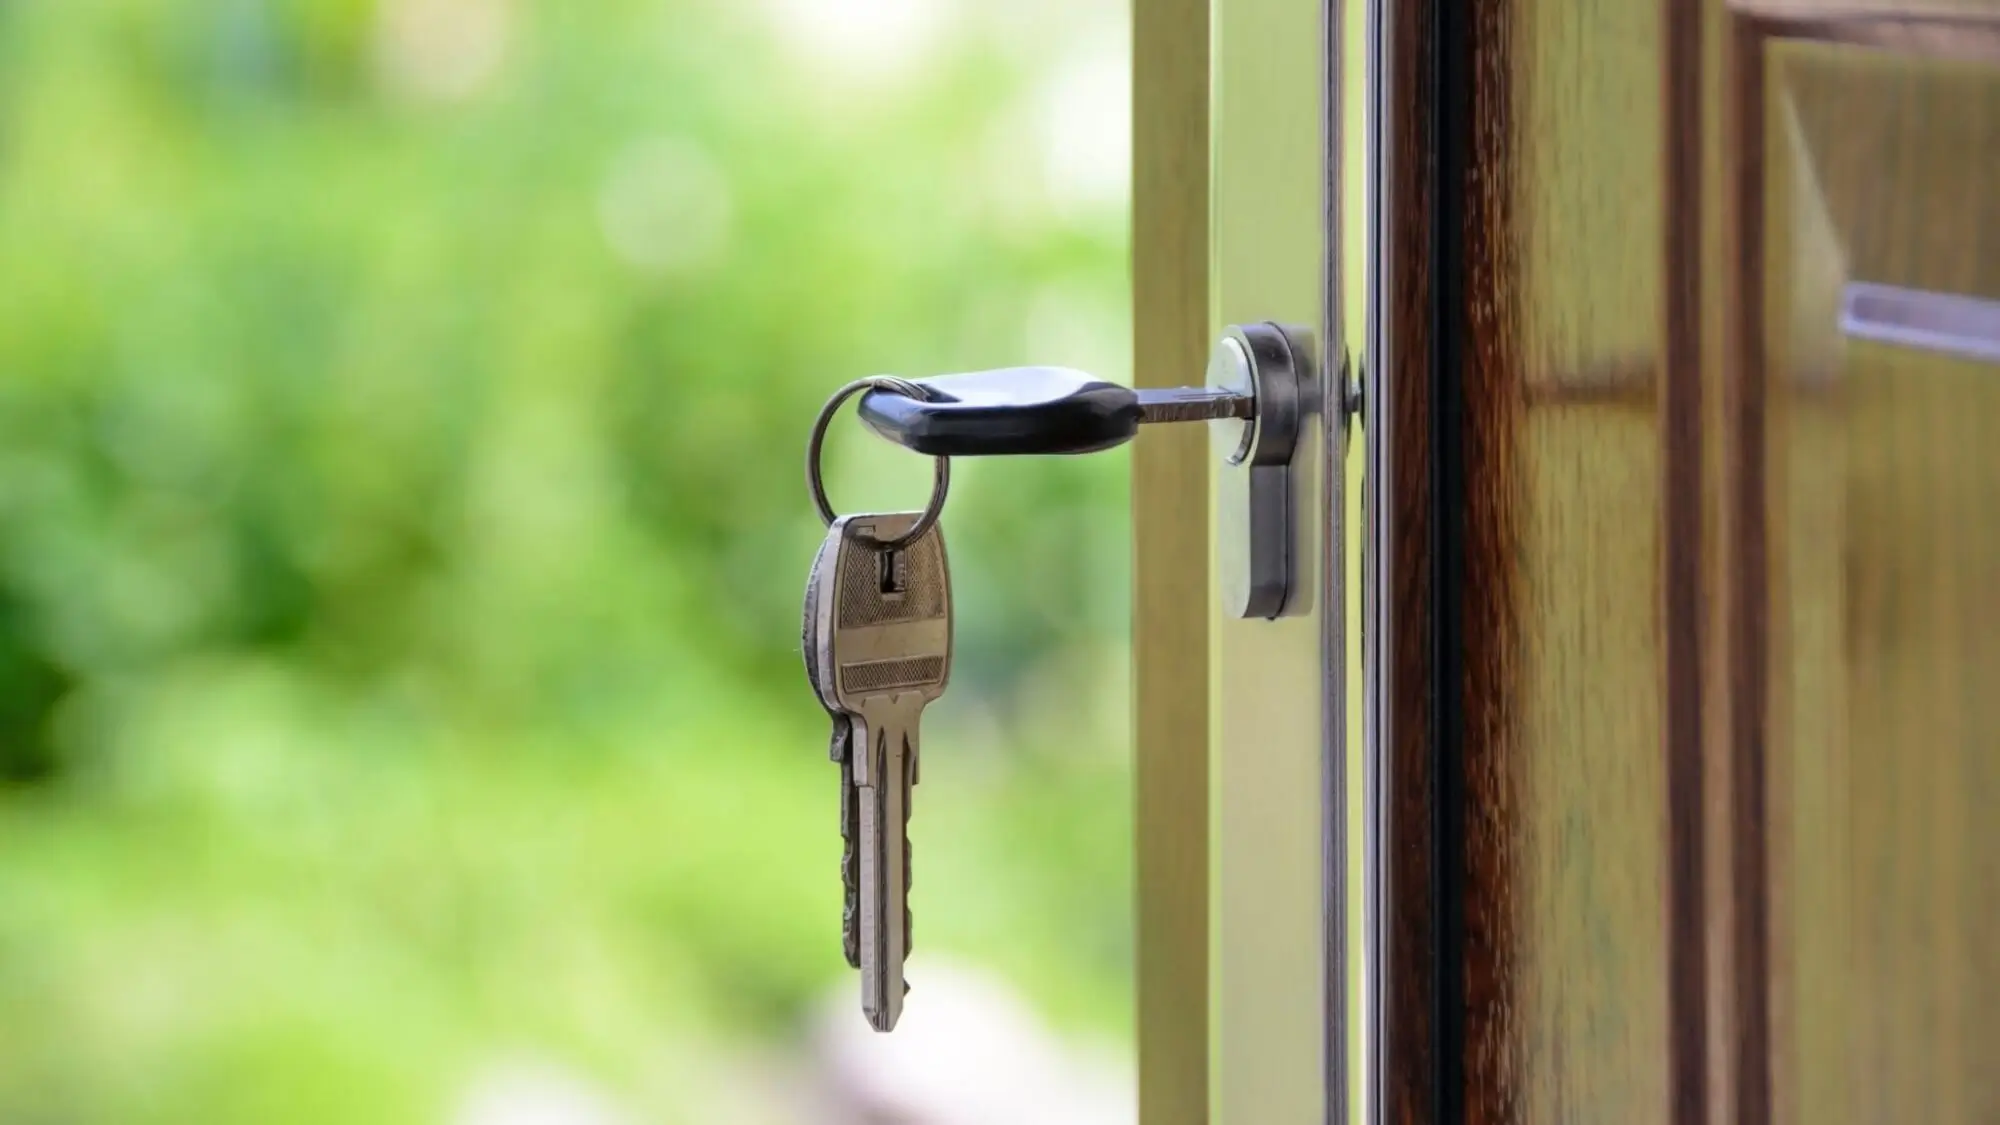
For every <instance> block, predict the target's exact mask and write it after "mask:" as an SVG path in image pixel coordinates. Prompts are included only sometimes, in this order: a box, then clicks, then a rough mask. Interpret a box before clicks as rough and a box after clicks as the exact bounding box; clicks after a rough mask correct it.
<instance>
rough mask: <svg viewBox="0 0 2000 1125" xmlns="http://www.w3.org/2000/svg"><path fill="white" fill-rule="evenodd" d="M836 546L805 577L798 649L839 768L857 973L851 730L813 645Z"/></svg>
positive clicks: (844, 944) (847, 949)
mask: <svg viewBox="0 0 2000 1125" xmlns="http://www.w3.org/2000/svg"><path fill="white" fill-rule="evenodd" d="M838 544H839V535H838V534H837V533H834V532H829V533H828V535H827V537H826V538H825V539H824V540H823V541H822V542H821V543H820V548H819V553H818V554H816V555H814V556H813V565H812V569H811V571H809V572H808V573H807V575H806V596H805V614H804V618H805V623H804V625H803V628H802V630H801V633H802V635H801V638H800V649H801V650H802V651H803V653H804V656H805V664H806V679H807V680H808V681H810V682H811V684H812V687H813V693H814V694H815V695H817V696H818V697H819V700H820V706H821V707H823V708H825V709H826V713H827V717H828V719H829V720H830V722H831V726H832V737H831V738H829V739H828V741H827V756H828V757H830V758H832V759H833V760H834V762H835V763H837V764H838V765H839V766H840V889H841V907H840V947H841V952H842V953H843V954H844V955H845V956H846V957H847V963H848V965H849V966H850V967H852V968H856V969H858V968H860V967H861V946H860V940H861V938H860V931H859V929H858V926H859V913H860V894H861V853H860V852H859V851H858V850H857V848H858V837H859V836H860V834H861V805H860V803H859V802H857V801H856V800H855V799H854V761H853V757H852V755H851V753H850V751H849V749H848V747H849V743H850V741H851V739H852V736H853V724H852V721H851V720H850V719H849V718H848V717H847V713H846V712H844V711H842V710H840V709H839V707H838V705H837V704H835V703H834V702H833V695H832V692H831V690H830V688H829V686H828V684H827V680H826V676H825V670H824V666H823V664H822V663H821V657H822V655H823V654H822V651H821V648H820V643H819V638H820V635H821V631H822V630H821V621H820V614H819V607H820V604H821V602H822V601H823V600H828V599H830V598H831V594H829V593H827V592H826V587H829V586H830V585H831V583H832V577H833V568H832V567H831V566H829V565H827V559H828V558H829V556H830V555H832V554H833V552H834V550H835V548H836V547H837V546H838ZM829 604H831V603H830V601H829Z"/></svg>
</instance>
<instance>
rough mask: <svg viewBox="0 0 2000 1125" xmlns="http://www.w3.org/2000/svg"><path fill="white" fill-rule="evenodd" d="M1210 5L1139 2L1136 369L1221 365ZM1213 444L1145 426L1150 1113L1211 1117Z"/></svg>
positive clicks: (1143, 748) (1141, 523)
mask: <svg viewBox="0 0 2000 1125" xmlns="http://www.w3.org/2000/svg"><path fill="white" fill-rule="evenodd" d="M1208 8H1209V0H1133V4H1132V108H1133V121H1132V368H1133V380H1134V382H1135V383H1137V384H1138V385H1140V386H1172V385H1174V384H1176V383H1180V382H1183V381H1185V380H1186V379H1187V378H1188V376H1187V375H1186V374H1185V373H1187V372H1198V371H1200V370H1201V369H1202V365H1203V363H1204V362H1205V361H1206V358H1207V354H1208V346H1209V325H1208V305H1209V296H1208V293H1209V290H1208V238H1209V233H1208V232H1209V227H1208V208H1209V193H1208V150H1209V116H1208V97H1209V33H1208V26H1209V12H1208ZM1208 478H1209V466H1208V435H1207V434H1205V433H1203V432H1201V431H1200V428H1198V427H1193V426H1152V427H1148V428H1146V429H1145V430H1143V431H1141V433H1140V435H1139V437H1138V440H1137V441H1136V442H1135V443H1134V451H1133V458H1132V539H1133V552H1134V554H1133V566H1132V571H1133V605H1132V650H1133V660H1132V670H1133V685H1132V688H1133V691H1132V694H1133V708H1134V710H1133V723H1132V730H1133V739H1134V745H1135V747H1136V755H1135V759H1136V760H1135V762H1134V769H1133V774H1134V776H1133V791H1134V798H1135V801H1136V809H1135V816H1134V832H1135V834H1136V840H1135V841H1134V843H1135V848H1134V856H1135V863H1136V867H1137V870H1136V871H1135V873H1134V884H1135V887H1136V893H1137V902H1136V904H1135V907H1136V912H1135V916H1136V920H1137V933H1136V945H1137V957H1136V961H1137V974H1136V976H1137V980H1136V984H1135V987H1136V991H1137V1006H1138V1018H1137V1038H1138V1052H1139V1120H1140V1121H1141V1122H1143V1123H1144V1125H1198V1123H1200V1122H1203V1121H1205V1120H1206V1119H1207V1108H1208V835H1207V833H1206V831H1204V830H1203V829H1204V828H1205V826H1206V825H1207V823H1208V726H1209V700H1208V654H1209V608H1208V605H1209V587H1210V585H1211V583H1210V579H1209V548H1208V526H1209V525H1208V491H1209V480H1208Z"/></svg>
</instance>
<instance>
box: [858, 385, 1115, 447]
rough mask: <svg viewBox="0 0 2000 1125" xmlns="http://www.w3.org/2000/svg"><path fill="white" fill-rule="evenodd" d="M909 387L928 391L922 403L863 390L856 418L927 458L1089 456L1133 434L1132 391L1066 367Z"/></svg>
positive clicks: (902, 396) (890, 394)
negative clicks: (1064, 454) (1054, 454)
mask: <svg viewBox="0 0 2000 1125" xmlns="http://www.w3.org/2000/svg"><path fill="white" fill-rule="evenodd" d="M914 382H916V383H918V384H919V385H921V386H923V387H924V388H925V389H926V390H928V391H929V392H930V398H929V399H928V400H925V401H919V400H917V399H914V398H910V397H909V396H907V395H901V394H897V393H895V392H894V391H887V390H874V391H870V392H868V393H867V394H866V395H863V396H862V398H861V420H862V421H864V422H866V423H867V424H868V428H869V429H872V430H874V431H875V432H876V433H878V434H880V435H882V436H883V437H885V438H888V439H889V440H890V441H893V442H895V443H896V444H898V445H901V446H905V447H907V448H910V449H914V450H916V451H917V452H918V453H927V454H930V455H931V456H933V457H997V456H1019V455H1023V454H1036V453H1095V452H1097V451H1098V450H1100V449H1110V448H1111V447H1113V446H1116V445H1123V444H1124V443H1126V442H1128V441H1130V440H1132V435H1133V434H1136V433H1138V431H1139V421H1140V414H1141V410H1140V406H1139V395H1138V393H1137V392H1135V391H1133V390H1132V388H1130V387H1121V386H1119V385H1118V384H1116V383H1107V382H1105V381H1104V380H1102V379H1098V378H1095V377H1093V376H1090V375H1087V374H1085V373H1084V372H1081V371H1073V370H1071V369H1069V368H1067V367H1005V368H1001V369H999V370H997V371H973V372H968V373H966V374H964V375H939V376H937V377H935V378H931V379H917V380H914Z"/></svg>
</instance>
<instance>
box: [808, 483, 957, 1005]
mask: <svg viewBox="0 0 2000 1125" xmlns="http://www.w3.org/2000/svg"><path fill="white" fill-rule="evenodd" d="M919 518H920V513H917V512H900V513H886V514H876V515H850V516H841V517H840V518H838V519H836V520H834V521H833V523H832V524H831V525H830V526H829V527H828V528H827V532H826V539H825V540H824V541H823V542H822V543H821V544H820V549H819V554H818V555H817V556H815V557H814V559H813V565H812V571H811V573H810V574H809V576H808V577H807V579H806V596H805V624H804V629H803V648H804V650H805V658H806V675H807V677H808V678H809V679H810V680H811V681H812V685H813V690H814V692H815V693H816V694H817V695H818V696H819V701H820V705H821V706H823V707H824V708H826V712H827V715H828V716H829V717H830V719H831V720H832V727H833V732H832V738H831V740H830V743H829V747H828V752H829V754H830V755H831V757H832V758H833V760H834V761H835V762H837V763H839V765H840V810H841V838H842V840H843V842H844V847H843V849H842V855H841V862H840V873H841V884H842V886H843V888H844V889H845V902H844V904H843V907H842V911H841V919H842V921H841V937H842V945H843V946H844V947H845V950H846V953H847V961H848V964H850V965H852V966H854V967H855V968H858V969H860V970H861V1009H862V1012H863V1013H864V1014H865V1015H866V1016H867V1017H868V1023H869V1025H870V1026H872V1027H874V1028H875V1030H877V1031H888V1030H889V1029H891V1028H893V1027H895V1026H896V1020H897V1018H898V1017H899V1016H901V1015H902V1011H903V994H904V993H905V992H906V991H907V990H908V986H907V985H906V984H905V983H904V980H903V961H904V959H905V958H907V957H908V956H909V952H910V928H911V914H910V909H909V893H910V885H911V880H910V837H909V823H910V793H911V791H912V789H913V788H914V787H915V786H916V784H917V768H918V766H917V764H918V746H919V740H918V737H917V729H918V723H919V721H920V720H921V719H922V718H923V710H924V707H925V706H926V705H927V704H929V703H930V702H931V701H932V700H934V699H936V698H937V697H938V696H940V695H942V694H944V688H945V684H946V683H947V682H949V680H950V679H951V575H950V573H949V571H948V570H947V569H946V565H945V551H944V533H943V532H942V531H941V530H939V529H938V528H937V527H936V526H935V525H934V524H933V526H931V527H929V528H928V529H925V530H923V531H922V532H921V533H920V534H919V535H918V536H917V537H916V538H915V539H914V540H911V541H909V542H906V543H901V544H900V545H894V546H891V545H890V544H896V543H897V541H898V540H901V539H904V538H905V537H907V536H908V535H909V534H910V533H911V531H912V530H913V529H914V528H915V526H916V524H917V521H918V519H919Z"/></svg>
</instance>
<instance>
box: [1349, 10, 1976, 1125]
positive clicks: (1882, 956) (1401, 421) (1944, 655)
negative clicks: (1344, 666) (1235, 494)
mask: <svg viewBox="0 0 2000 1125" xmlns="http://www.w3.org/2000/svg"><path fill="white" fill-rule="evenodd" d="M1379 31H1380V36H1381V38H1380V45H1381V51H1380V54H1379V56H1378V61H1379V63H1380V70H1379V72H1378V74H1377V75H1376V76H1375V77H1376V79H1377V81H1378V83H1379V86H1378V90H1379V92H1380V99H1379V101H1378V102H1377V105H1378V107H1379V109H1380V112H1381V115H1382V116H1381V121H1382V142H1383V143H1382V145H1381V147H1380V149H1379V150H1378V154H1379V158H1380V163H1379V166H1378V171H1377V174H1378V175H1379V177H1380V179H1379V181H1378V184H1379V186H1380V190H1381V192H1382V196H1383V198H1384V200H1385V205H1384V207H1383V209H1382V216H1381V218H1382V227H1381V237H1382V242H1381V247H1382V251H1383V252H1382V256H1381V261H1380V269H1381V274H1380V279H1381V281H1380V287H1379V289H1378V290H1376V292H1375V297H1376V298H1377V303H1376V304H1375V305H1374V307H1373V308H1372V309H1371V313H1372V315H1373V316H1374V317H1375V324H1376V328H1377V334H1376V335H1375V336H1374V337H1373V338H1372V340H1371V345H1372V346H1371V348H1370V360H1371V362H1370V365H1369V371H1370V376H1371V382H1370V385H1369V394H1368V398H1367V424H1368V430H1369V452H1370V461H1369V465H1368V471H1369V488H1370V499H1371V507H1370V512H1369V535H1370V538H1369V539H1368V547H1369V550H1370V569H1369V574H1370V584H1369V587H1368V591H1367V592H1368V594H1369V597H1370V605H1371V610H1370V615H1369V617H1368V620H1367V625H1368V627H1369V647H1368V650H1367V654H1368V658H1369V659H1368V661H1367V666H1366V676H1367V680H1368V689H1367V691H1368V695H1367V700H1368V704H1369V707H1370V713H1371V726H1370V730H1369V735H1370V738H1369V741H1368V744H1367V746H1366V747H1365V752H1366V753H1367V754H1368V755H1369V756H1370V757H1371V760H1372V761H1375V762H1377V763H1379V767H1380V771H1381V772H1380V775H1379V779H1380V785H1379V788H1378V789H1376V790H1375V792H1374V796H1375V797H1377V798H1378V799H1379V802H1380V803H1379V805H1378V806H1377V808H1378V810H1379V812H1380V819H1379V821H1378V822H1377V824H1378V826H1379V828H1380V831H1381V840H1380V847H1379V849H1377V850H1375V851H1372V852H1371V853H1370V856H1371V857H1372V858H1373V859H1375V860H1376V861H1378V864H1379V865H1378V866H1377V867H1376V868H1374V869H1373V872H1374V873H1375V874H1377V875H1378V876H1379V878H1380V880H1381V884H1380V885H1381V888H1382V896H1381V898H1380V899H1379V900H1377V901H1376V902H1375V903H1373V904H1371V905H1372V906H1373V907H1374V908H1375V909H1374V913H1373V914H1372V915H1371V917H1370V919H1369V921H1370V924H1371V926H1375V927H1379V930H1378V932H1379V933H1380V935H1381V942H1380V945H1379V947H1376V948H1375V951H1376V952H1378V953H1379V957H1378V959H1376V960H1374V961H1373V962H1371V963H1370V965H1369V966H1368V967H1369V968H1371V969H1373V970H1379V972H1380V973H1381V974H1382V980H1383V990H1382V992H1381V993H1380V994H1379V997H1378V998H1379V1001H1380V1003H1379V1005H1378V1006H1377V1007H1376V1009H1375V1013H1376V1018H1377V1021H1378V1022H1377V1023H1376V1024H1374V1025H1373V1027H1374V1029H1377V1030H1379V1036H1380V1037H1379V1043H1380V1048H1381V1049H1380V1052H1379V1054H1378V1055H1376V1056H1375V1059H1376V1062H1377V1063H1378V1064H1379V1065H1378V1066H1377V1067H1376V1068H1375V1069H1373V1070H1372V1071H1371V1072H1370V1073H1371V1074H1372V1075H1373V1076H1374V1077H1375V1078H1376V1079H1379V1081H1380V1082H1381V1083H1382V1085H1381V1087H1380V1089H1381V1095H1382V1096H1381V1101H1380V1102H1379V1103H1377V1104H1375V1105H1372V1106H1370V1107H1369V1118H1370V1119H1372V1120H1384V1121H1399V1122H1403V1121H1408V1122H1416V1121H1442V1122H1450V1121H1494V1122H1501V1121H1508V1122H1511V1121H1521V1122H1543V1121H1593V1122H1594V1121H1621V1122H1624V1121H1630V1122H1647V1121H1663V1122H1664V1121H1673V1122H1709V1121H1714V1122H1766V1121H1782V1122H1814V1123H1817V1122H1849V1121H1852V1122H1876V1121H1906V1120H1907V1121H1988V1120H1993V1119H1995V1117H1996V1116H2000V1079H1996V1077H1995V1076H1994V1072H1993V1070H1992V1068H1991V1066H1990V1062H1991V1060H1992V1058H1993V1057H1994V1053H1995V1051H1996V1049H2000V1019H1996V1016H1995V1012H1996V1011H2000V1007H1996V1004H1995V1003H1994V1001H1995V1000H1996V999H2000V997H1996V996H1995V995H1994V989H1995V987H1996V986H1995V984H1994V983H1993V982H1994V981H1995V979H1996V970H2000V873H1996V868H1995V866H1994V861H1993V860H1992V859H1991V858H1990V857H1991V856H1992V855H1994V854H1996V849H1995V845H1996V843H2000V839H1996V833H2000V829H1996V827H1994V825H1995V821H1994V820H1993V819H1992V817H1991V816H1990V809H1991V807H1992V806H1991V798H1992V797H1993V796H1995V795H1996V794H2000V704H1996V703H1995V700H1996V698H2000V692H1996V689H2000V604H1996V603H1995V597H1996V595H1995V593H1994V591H1995V590H1996V588H2000V587H1996V580H2000V539H1996V533H1995V532H1993V531H1992V530H1991V524H1992V519H1991V517H1990V515H1989V513H1990V511H1991V510H1992V508H1993V506H1994V502H1995V501H1996V500H2000V446H1996V443H1995V440H1994V439H1995V437H2000V391H1996V389H1995V388H1996V387H2000V381H1996V380H2000V370H1996V366H1995V365H1996V362H2000V316H1997V315H1996V312H2000V304H1996V303H1995V299H1996V298H2000V9H1996V8H1994V7H1992V6H1990V5H1982V4H1975V3H1958V4H1923V3H1918V4H1893V5H1892V4H1876V5H1869V4H1854V3H1840V4H1831V3H1817V2H1814V0H1785V2H1775V0H1765V2H1759V3H1754V4H1752V3H1729V2H1723V0H1705V2H1703V3H1693V2H1689V3H1676V2H1672V0H1658V2H1654V3H1632V2H1629V0H1619V2H1611V0H1604V2H1590V0H1561V2H1558V0H1482V2H1479V3H1471V4H1460V3H1448V2H1440V3H1399V2H1396V0H1385V2H1384V4H1383V5H1382V11H1381V23H1380V25H1379Z"/></svg>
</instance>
